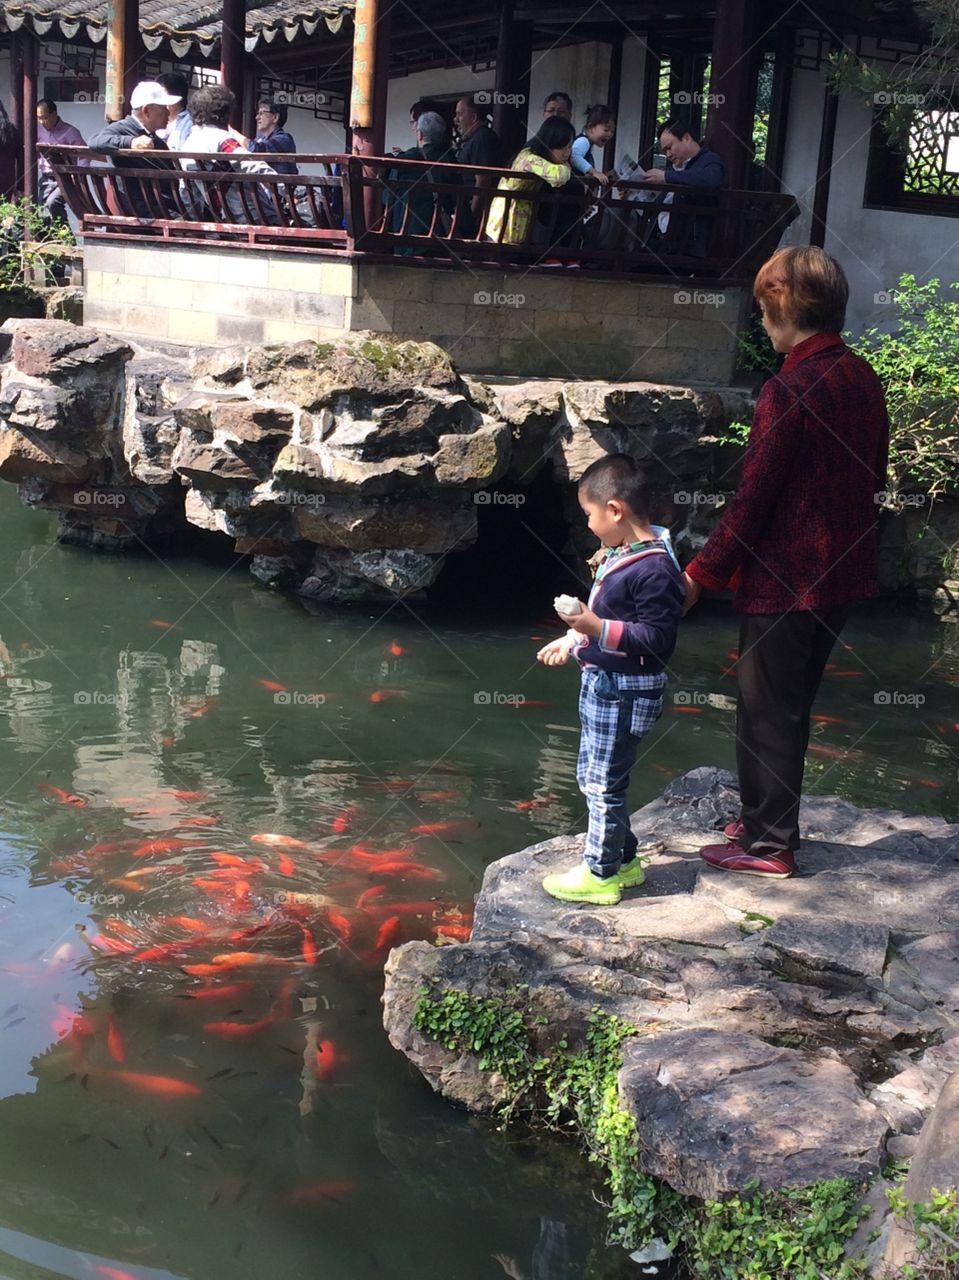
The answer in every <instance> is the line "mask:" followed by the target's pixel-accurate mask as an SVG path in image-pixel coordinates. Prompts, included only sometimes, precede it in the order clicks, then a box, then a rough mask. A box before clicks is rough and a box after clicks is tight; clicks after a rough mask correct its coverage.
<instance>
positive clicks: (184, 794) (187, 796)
mask: <svg viewBox="0 0 959 1280" xmlns="http://www.w3.org/2000/svg"><path fill="white" fill-rule="evenodd" d="M170 795H171V796H175V797H176V798H177V800H205V799H206V798H207V797H206V793H205V792H203V791H171V792H170Z"/></svg>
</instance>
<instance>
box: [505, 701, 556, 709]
mask: <svg viewBox="0 0 959 1280" xmlns="http://www.w3.org/2000/svg"><path fill="white" fill-rule="evenodd" d="M510 705H511V706H513V707H515V708H516V710H517V711H522V710H523V708H524V707H551V706H552V705H553V704H552V703H551V702H547V701H546V700H545V699H544V698H524V699H523V701H522V702H513V703H510Z"/></svg>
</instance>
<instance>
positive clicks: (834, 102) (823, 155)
mask: <svg viewBox="0 0 959 1280" xmlns="http://www.w3.org/2000/svg"><path fill="white" fill-rule="evenodd" d="M838 111H839V95H838V94H837V93H835V91H834V90H833V89H832V88H830V87H828V86H827V88H826V93H825V97H824V98H823V105H822V129H821V130H820V133H819V157H818V159H817V161H816V188H815V194H814V196H813V202H812V226H811V228H810V231H809V243H810V244H815V245H818V246H819V248H820V249H821V248H822V247H823V246H824V245H825V243H826V214H827V212H828V210H829V179H830V175H831V174H832V157H833V146H834V144H835V141H836V116H837V114H838Z"/></svg>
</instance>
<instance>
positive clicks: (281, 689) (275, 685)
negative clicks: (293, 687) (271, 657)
mask: <svg viewBox="0 0 959 1280" xmlns="http://www.w3.org/2000/svg"><path fill="white" fill-rule="evenodd" d="M257 684H260V685H262V686H263V688H264V689H269V691H270V693H289V689H287V687H286V685H285V684H280V682H279V681H278V680H260V679H258V680H257Z"/></svg>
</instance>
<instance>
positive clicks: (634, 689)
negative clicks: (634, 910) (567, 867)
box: [576, 667, 666, 878]
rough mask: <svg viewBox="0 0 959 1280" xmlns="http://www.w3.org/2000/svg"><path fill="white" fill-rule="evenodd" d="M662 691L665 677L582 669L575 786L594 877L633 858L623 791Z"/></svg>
mask: <svg viewBox="0 0 959 1280" xmlns="http://www.w3.org/2000/svg"><path fill="white" fill-rule="evenodd" d="M665 687H666V674H665V672H660V673H659V674H658V675H647V676H632V675H620V674H619V673H618V672H611V671H602V670H601V669H600V668H599V667H584V668H583V672H582V685H581V688H580V694H579V718H580V720H581V721H582V725H583V733H582V737H581V738H580V742H579V759H578V760H577V762H576V781H577V782H578V783H579V789H580V791H582V793H583V795H584V796H585V797H586V804H587V806H588V808H589V826H588V828H587V832H586V848H585V850H584V852H583V857H584V858H585V859H586V861H587V863H588V864H589V868H590V870H591V871H592V872H593V873H594V874H595V875H599V876H603V877H604V878H605V877H607V876H612V875H615V874H616V872H617V871H618V870H619V868H620V866H621V864H622V863H623V862H629V861H631V860H632V859H633V858H634V857H635V856H636V849H637V846H638V841H637V839H636V837H635V836H634V835H633V832H632V829H631V827H630V825H629V812H628V810H627V806H626V791H627V788H628V787H629V774H630V770H631V769H632V767H633V765H634V764H635V762H636V752H637V749H638V747H639V742H640V739H641V738H643V737H645V736H646V734H647V733H648V732H649V731H650V729H651V728H652V727H653V725H654V724H655V723H656V721H657V720H658V719H659V717H660V716H661V715H662V714H663V690H664V688H665Z"/></svg>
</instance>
